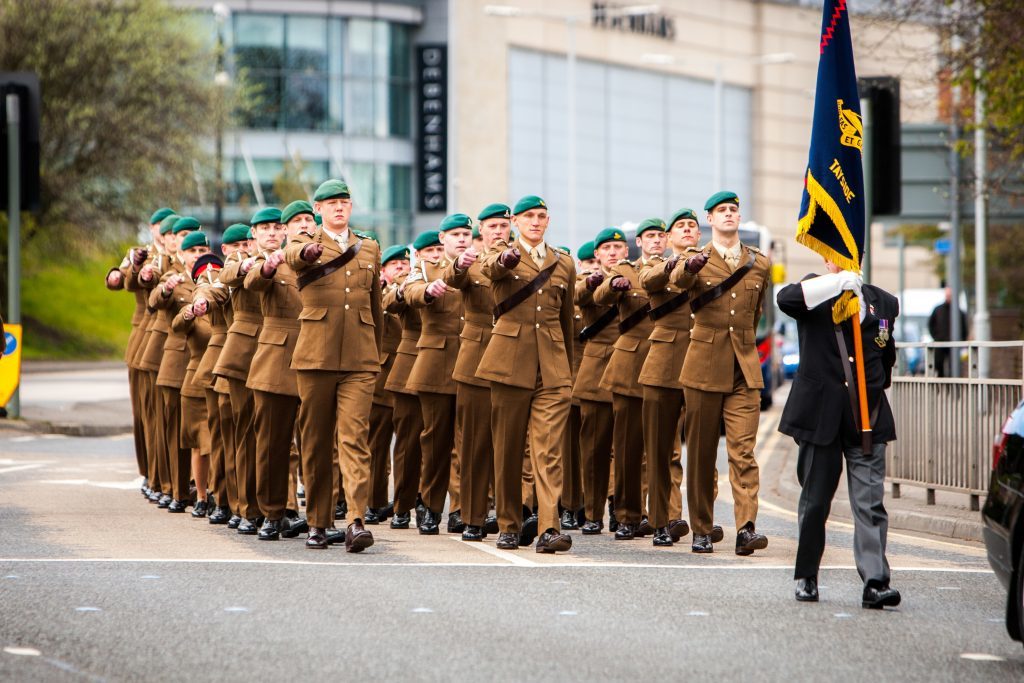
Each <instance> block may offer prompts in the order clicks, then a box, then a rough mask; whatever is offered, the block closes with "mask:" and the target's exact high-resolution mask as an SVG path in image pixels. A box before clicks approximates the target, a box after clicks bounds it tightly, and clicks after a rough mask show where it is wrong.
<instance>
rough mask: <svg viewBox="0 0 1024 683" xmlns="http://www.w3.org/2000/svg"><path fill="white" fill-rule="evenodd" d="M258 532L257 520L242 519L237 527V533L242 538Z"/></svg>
mask: <svg viewBox="0 0 1024 683" xmlns="http://www.w3.org/2000/svg"><path fill="white" fill-rule="evenodd" d="M258 531H259V520H255V519H243V520H242V521H241V522H240V523H239V525H238V533H240V534H242V535H243V536H255V535H256V534H257V532H258Z"/></svg>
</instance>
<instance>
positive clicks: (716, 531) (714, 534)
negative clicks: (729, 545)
mask: <svg viewBox="0 0 1024 683" xmlns="http://www.w3.org/2000/svg"><path fill="white" fill-rule="evenodd" d="M724 540H725V532H724V531H722V527H720V526H718V525H717V524H715V525H714V526H712V527H711V542H712V543H721V542H722V541H724Z"/></svg>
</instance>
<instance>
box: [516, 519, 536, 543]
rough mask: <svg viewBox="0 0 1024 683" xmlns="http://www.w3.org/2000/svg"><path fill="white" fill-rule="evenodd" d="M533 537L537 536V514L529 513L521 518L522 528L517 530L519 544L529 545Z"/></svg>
mask: <svg viewBox="0 0 1024 683" xmlns="http://www.w3.org/2000/svg"><path fill="white" fill-rule="evenodd" d="M535 538H537V515H530V516H529V517H527V518H526V519H524V520H523V528H522V529H520V530H519V545H521V546H526V545H531V544H532V543H533V539H535Z"/></svg>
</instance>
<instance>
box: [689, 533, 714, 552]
mask: <svg viewBox="0 0 1024 683" xmlns="http://www.w3.org/2000/svg"><path fill="white" fill-rule="evenodd" d="M690 550H692V551H693V552H695V553H713V552H715V546H714V545H712V543H711V537H710V536H704V535H702V534H694V535H693V541H692V543H691V544H690Z"/></svg>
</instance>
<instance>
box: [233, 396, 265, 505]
mask: <svg viewBox="0 0 1024 683" xmlns="http://www.w3.org/2000/svg"><path fill="white" fill-rule="evenodd" d="M228 391H229V392H230V396H231V414H232V416H233V417H234V421H235V484H236V486H237V487H238V508H239V510H240V512H239V514H240V515H241V516H242V517H245V518H246V519H257V518H259V516H260V506H259V503H258V502H257V500H256V406H255V402H254V399H253V395H252V389H249V388H248V387H246V386H245V382H244V381H243V380H240V379H235V378H234V377H228Z"/></svg>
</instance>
